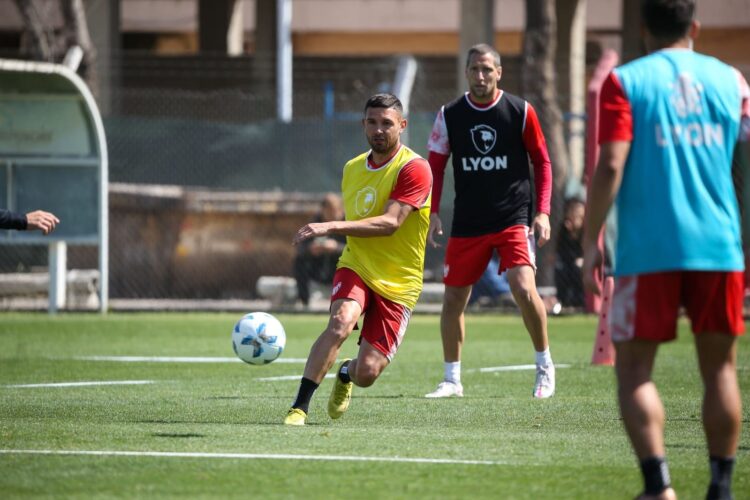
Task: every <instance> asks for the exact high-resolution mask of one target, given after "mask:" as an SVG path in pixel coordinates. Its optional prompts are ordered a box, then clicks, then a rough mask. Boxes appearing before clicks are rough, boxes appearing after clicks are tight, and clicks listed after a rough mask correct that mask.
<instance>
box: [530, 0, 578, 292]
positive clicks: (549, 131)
mask: <svg viewBox="0 0 750 500" xmlns="http://www.w3.org/2000/svg"><path fill="white" fill-rule="evenodd" d="M556 48H557V19H556V14H555V1H554V0H526V33H525V36H524V40H523V65H522V70H521V87H522V89H523V95H524V97H525V98H526V99H527V100H528V101H529V102H530V103H531V104H532V105H533V106H534V108H535V109H536V112H537V115H538V116H539V123H540V125H541V126H542V131H543V132H544V136H545V138H546V141H547V149H548V150H549V155H550V160H551V161H552V213H551V214H550V224H551V226H552V241H550V243H548V244H547V245H545V246H544V247H542V249H541V251H540V252H539V264H540V265H539V271H540V272H539V274H538V275H537V280H538V282H539V284H540V285H552V284H553V283H554V262H555V249H554V246H555V245H554V242H555V238H556V237H557V233H558V231H557V228H558V226H559V223H560V220H561V218H562V213H561V212H562V206H563V196H564V189H565V184H566V181H567V172H568V170H569V167H568V163H569V160H568V152H567V148H566V146H565V138H564V134H563V119H562V112H561V111H560V105H559V104H558V102H557V89H556V80H555V64H554V63H555V51H556Z"/></svg>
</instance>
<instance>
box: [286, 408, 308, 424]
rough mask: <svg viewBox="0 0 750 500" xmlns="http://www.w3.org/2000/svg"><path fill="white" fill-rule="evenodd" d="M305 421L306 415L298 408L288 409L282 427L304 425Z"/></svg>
mask: <svg viewBox="0 0 750 500" xmlns="http://www.w3.org/2000/svg"><path fill="white" fill-rule="evenodd" d="M306 420H307V413H305V412H304V411H302V410H300V409H299V408H290V409H289V413H287V414H286V418H285V419H284V425H305V421H306Z"/></svg>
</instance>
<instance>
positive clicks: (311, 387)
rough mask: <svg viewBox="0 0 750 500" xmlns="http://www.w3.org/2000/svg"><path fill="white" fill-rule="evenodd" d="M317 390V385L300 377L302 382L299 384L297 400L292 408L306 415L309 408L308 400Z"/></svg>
mask: <svg viewBox="0 0 750 500" xmlns="http://www.w3.org/2000/svg"><path fill="white" fill-rule="evenodd" d="M317 388H318V384H316V383H315V382H313V381H312V380H310V379H309V378H305V377H302V380H301V381H300V383H299V391H297V399H295V400H294V403H293V404H292V408H299V409H300V410H302V411H304V412H305V413H307V410H308V409H309V408H310V400H311V399H312V397H313V393H314V392H315V389H317Z"/></svg>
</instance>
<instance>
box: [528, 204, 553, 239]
mask: <svg viewBox="0 0 750 500" xmlns="http://www.w3.org/2000/svg"><path fill="white" fill-rule="evenodd" d="M531 227H532V230H533V231H534V236H535V237H536V242H537V244H539V246H540V247H542V246H544V244H545V243H547V242H548V241H549V239H550V234H551V231H552V230H551V229H550V224H549V215H547V214H545V213H544V212H539V213H538V214H536V217H534V221H533V222H532V226H531Z"/></svg>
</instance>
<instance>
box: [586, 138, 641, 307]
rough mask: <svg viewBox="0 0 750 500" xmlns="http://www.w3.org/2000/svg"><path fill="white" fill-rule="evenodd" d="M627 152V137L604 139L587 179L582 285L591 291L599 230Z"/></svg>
mask: <svg viewBox="0 0 750 500" xmlns="http://www.w3.org/2000/svg"><path fill="white" fill-rule="evenodd" d="M629 152H630V142H629V141H615V142H605V143H604V144H602V146H601V152H600V156H599V163H598V164H597V167H596V172H594V178H593V179H592V182H591V190H590V197H589V201H588V205H587V207H586V220H585V223H584V236H583V271H582V272H583V286H584V288H585V289H586V290H587V291H589V292H591V293H595V294H597V295H598V294H599V293H601V287H600V284H599V283H601V279H599V278H601V277H599V276H597V275H598V273H599V270H600V269H601V265H602V262H603V259H604V257H603V255H602V250H601V249H600V248H599V233H600V232H601V229H602V226H603V225H604V220H605V219H606V217H607V213H608V212H609V209H610V207H611V206H612V203H613V202H614V200H615V196H617V192H618V191H619V190H620V183H621V182H622V173H623V169H624V168H625V161H626V160H627V158H628V153H629Z"/></svg>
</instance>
